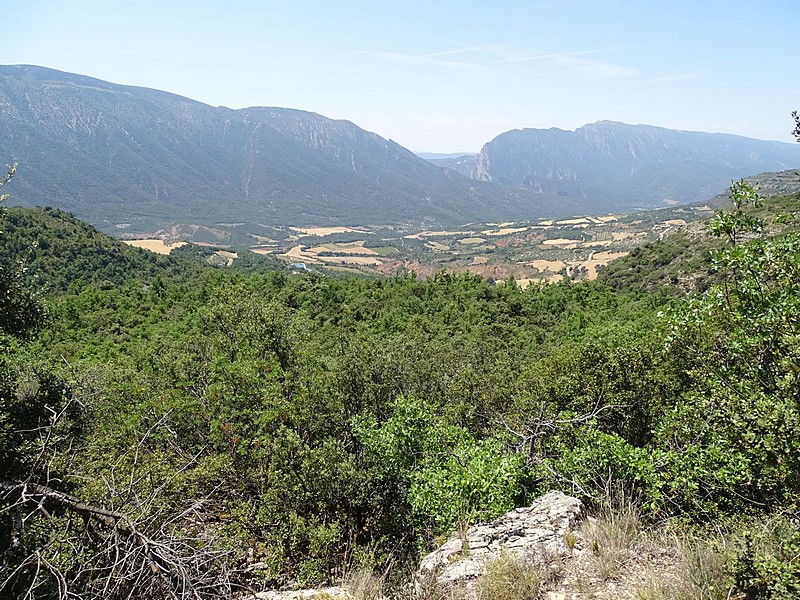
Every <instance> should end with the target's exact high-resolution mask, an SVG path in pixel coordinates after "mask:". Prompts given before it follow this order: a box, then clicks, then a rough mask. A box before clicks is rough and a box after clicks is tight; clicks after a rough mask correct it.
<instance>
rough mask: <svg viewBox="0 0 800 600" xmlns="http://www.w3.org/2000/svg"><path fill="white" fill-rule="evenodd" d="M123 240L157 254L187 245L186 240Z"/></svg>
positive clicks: (166, 252) (167, 252)
mask: <svg viewBox="0 0 800 600" xmlns="http://www.w3.org/2000/svg"><path fill="white" fill-rule="evenodd" d="M122 242H123V243H125V244H128V245H129V246H134V247H136V248H144V249H145V250H150V252H155V253H156V254H169V253H170V252H172V251H173V250H174V249H175V248H180V247H181V246H185V245H186V242H165V241H164V240H122Z"/></svg>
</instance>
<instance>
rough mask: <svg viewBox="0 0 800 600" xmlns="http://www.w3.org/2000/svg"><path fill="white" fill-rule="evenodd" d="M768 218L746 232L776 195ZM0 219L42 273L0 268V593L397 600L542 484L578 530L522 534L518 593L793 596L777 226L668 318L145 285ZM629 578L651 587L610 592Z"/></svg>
mask: <svg viewBox="0 0 800 600" xmlns="http://www.w3.org/2000/svg"><path fill="white" fill-rule="evenodd" d="M745 195H746V194H745ZM736 198H738V200H741V198H742V196H736ZM776 202H777V205H776V206H772V207H771V206H770V205H769V203H765V205H764V207H763V209H762V210H763V214H764V216H765V217H767V216H770V217H771V216H772V215H774V213H775V212H776V210H774V209H778V210H779V211H781V212H782V211H785V210H787V209H788V210H795V209H796V207H797V205H798V199H797V198H794V199H792V198H789V199H788V200H785V201H784V200H777V201H776ZM679 208H680V209H685V208H686V207H676V208H675V210H678V209H679ZM670 210H671V209H670ZM706 210H707V209H706ZM663 211H664V209H662V210H661V211H657V214H655V215H644V214H640V215H639V216H642V217H643V219H639V220H649V221H651V222H659V221H661V220H663V217H664V215H663ZM725 211H727V212H726V213H723V214H722V215H721V216H722V217H726V218H727V217H730V219H729V220H730V223H731V224H732V226H734V227H745V228H746V227H747V224H748V218H744V217H747V216H748V215H746V214H745V215H743V214H738V213H736V212H735V211H734V212H732V211H731V209H730V208H729V207H726V208H725ZM679 214H680V213H679ZM757 214H761V213H757ZM6 215H7V216H9V217H11V218H9V219H7V220H6V221H5V222H4V224H3V227H4V230H5V232H4V234H3V243H4V244H7V246H6V248H7V250H5V251H4V252H3V256H4V257H5V258H8V257H10V256H11V252H19V250H20V249H22V250H25V249H26V248H31V247H32V250H33V253H32V254H31V255H30V257H29V263H30V264H31V265H34V266H35V265H36V264H37V261H40V263H41V266H37V267H36V269H34V268H30V269H29V270H28V271H27V272H25V271H20V270H19V269H14V268H13V265H9V264H7V262H4V263H0V291H2V292H3V294H2V296H0V299H2V300H3V301H4V306H9V305H10V306H20V307H22V308H26V309H29V310H26V313H25V316H26V318H25V319H23V320H19V319H15V318H13V317H14V316H15V315H13V314H12V315H11V316H9V313H8V312H7V311H4V312H2V313H0V345H1V346H2V348H3V352H0V367H2V373H3V376H2V377H0V422H2V424H3V426H2V427H0V470H2V473H3V478H2V481H0V515H2V516H8V515H12V516H13V515H14V514H18V513H21V514H25V515H27V517H26V519H24V520H22V522H20V521H18V520H14V519H10V518H3V519H2V520H0V552H1V553H3V555H4V557H5V558H4V560H3V561H2V562H1V563H0V596H2V597H9V598H23V597H26V596H27V597H31V598H51V597H58V595H59V594H60V595H61V596H63V595H64V594H65V593H67V592H68V593H70V594H72V595H73V596H74V597H76V598H82V599H83V600H101V599H102V600H123V599H124V598H131V597H136V598H142V599H143V600H151V599H152V600H155V599H157V598H158V599H160V598H167V597H173V598H187V597H194V598H199V599H202V600H223V599H224V600H233V599H234V598H237V597H240V596H241V594H239V593H240V592H242V593H243V591H246V592H248V593H249V594H251V595H252V596H254V597H262V598H263V597H270V598H274V597H275V596H273V595H272V594H271V593H266V592H264V590H265V589H287V588H298V587H304V586H311V585H328V584H331V583H339V582H341V581H342V580H343V579H344V580H345V581H353V579H354V578H357V577H361V578H362V580H364V581H366V582H371V581H373V580H374V579H378V580H379V582H378V584H376V585H383V586H384V589H385V594H383V593H377V592H376V593H374V594H372V595H370V596H365V595H363V594H362V595H356V596H355V597H356V598H362V599H363V598H365V597H370V598H376V597H381V596H384V595H385V596H386V597H391V598H407V597H408V595H407V592H408V590H409V582H408V579H407V575H408V573H409V572H410V571H411V568H412V567H413V566H414V565H416V564H418V561H419V559H420V558H421V557H422V556H424V554H425V553H426V552H428V551H430V550H433V549H434V548H435V547H436V546H438V545H439V544H440V543H441V541H442V540H444V539H446V538H447V536H448V535H450V534H451V532H453V531H455V532H456V533H455V534H453V535H452V537H451V538H450V539H451V540H454V542H453V543H452V544H448V546H447V547H448V548H449V549H450V550H452V551H453V552H454V553H453V554H452V559H450V558H448V559H447V560H446V561H445V562H446V564H447V565H450V564H453V563H455V562H457V561H459V560H462V559H465V558H467V555H468V554H469V551H470V548H473V546H472V545H468V544H467V545H465V544H464V541H465V540H469V539H471V537H472V534H471V533H470V532H473V533H474V531H475V530H472V529H470V528H468V527H466V525H467V524H474V523H479V522H482V523H486V522H489V521H492V520H493V519H496V518H497V517H500V516H501V515H503V514H506V513H508V511H511V510H512V509H515V508H517V507H525V506H530V505H531V504H532V503H534V502H536V501H537V499H538V498H540V497H541V496H542V495H543V494H546V493H547V492H548V491H550V490H556V489H559V490H562V491H565V492H569V493H570V494H571V495H572V496H574V497H575V498H574V501H575V502H574V505H575V506H576V507H577V506H579V502H578V500H579V501H580V502H582V503H583V504H584V506H585V507H586V509H587V510H588V511H589V513H590V514H592V515H593V516H597V521H590V522H589V523H587V525H586V528H583V527H581V528H580V529H576V530H575V531H570V532H561V533H558V534H555V537H553V536H552V535H551V536H550V538H552V541H554V542H555V543H556V544H558V546H559V549H560V550H561V551H563V552H564V553H565V556H566V557H569V560H566V559H565V561H563V562H562V561H554V563H553V568H552V569H550V568H549V566H548V569H547V573H546V578H544V576H545V574H544V573H543V574H542V577H543V578H542V579H541V581H539V582H538V583H537V582H533V583H535V584H536V586H538V585H539V584H541V585H542V588H541V589H542V590H543V591H544V590H554V593H561V592H560V591H561V590H573V589H574V590H576V593H578V592H580V593H585V592H586V591H587V590H588V591H591V592H592V593H593V594H594V595H595V596H596V597H601V598H609V599H610V598H619V597H624V596H623V595H622V594H621V591H622V589H623V588H626V589H627V591H628V592H630V595H629V596H628V597H639V598H651V599H653V600H667V599H671V598H675V597H687V598H695V597H704V598H720V599H724V598H737V597H747V596H743V594H744V593H745V592H746V591H747V590H749V589H753V588H755V589H762V590H766V592H764V593H763V594H761V595H756V596H753V597H756V598H759V597H763V598H786V597H793V596H792V595H786V594H783V595H781V593H780V592H781V590H782V589H784V590H785V589H792V590H794V589H798V588H799V587H800V569H798V567H800V564H798V559H797V550H796V549H797V544H798V542H799V541H800V540H799V539H798V532H797V530H796V528H792V526H791V522H790V520H789V518H788V517H789V516H791V515H792V514H793V511H795V510H796V506H797V501H798V497H800V481H798V479H797V476H796V475H797V473H798V472H800V426H798V423H800V415H798V406H800V403H799V402H798V400H800V398H798V390H800V385H798V384H799V383H800V381H798V374H800V364H798V362H799V359H798V357H800V352H798V340H800V336H799V335H798V324H800V318H799V317H800V296H798V294H797V273H798V257H800V252H798V249H800V236H798V234H797V233H796V232H794V233H793V232H791V231H790V232H789V233H786V234H782V235H775V233H776V232H773V231H769V230H768V231H767V235H766V236H763V235H762V236H759V235H756V234H754V233H753V232H749V233H748V236H747V237H746V238H744V237H740V238H739V240H740V243H739V245H738V246H736V247H732V248H731V249H730V251H729V252H726V253H723V254H721V255H720V257H719V268H720V269H721V270H723V271H724V272H725V274H726V278H725V284H726V285H725V286H719V287H716V288H714V287H712V288H711V289H710V291H709V292H708V293H698V294H695V295H694V296H693V297H692V298H691V299H688V300H687V299H685V298H681V297H680V296H679V295H675V294H670V293H667V292H668V290H665V289H663V286H662V287H658V286H653V287H654V289H653V291H652V292H651V291H649V290H648V289H641V288H640V289H636V288H635V287H633V286H630V285H621V286H618V288H614V287H611V286H609V285H607V284H605V283H603V282H601V281H577V282H569V281H568V280H567V279H565V278H561V280H560V281H559V282H558V283H555V284H551V285H545V284H541V285H530V286H528V287H527V288H526V289H522V288H521V287H520V286H517V285H515V284H514V283H513V281H505V282H503V283H493V282H490V281H488V280H485V279H483V278H481V277H477V276H475V275H471V274H469V273H461V274H455V273H448V272H443V271H439V272H437V273H436V274H434V275H433V276H431V277H428V278H424V279H423V278H422V277H417V276H416V275H415V274H411V273H402V274H400V275H397V276H394V277H388V278H380V279H379V278H373V279H365V278H353V277H330V276H321V275H318V274H314V273H304V274H302V275H301V274H299V273H295V274H292V273H288V272H278V271H274V272H270V273H248V274H243V273H232V272H230V271H229V270H217V271H214V272H208V271H202V272H201V271H200V270H195V269H188V270H187V271H183V270H181V271H179V272H177V273H175V274H171V273H170V271H169V270H165V271H161V272H159V274H161V275H162V276H161V277H156V278H153V280H151V281H150V284H149V285H143V284H142V281H141V280H140V279H139V278H138V276H137V273H141V272H146V273H149V272H152V271H151V269H153V268H156V267H158V266H159V263H161V264H163V263H164V261H167V262H171V261H172V260H173V259H172V258H170V259H159V258H157V257H152V256H150V255H145V254H143V253H142V252H139V251H134V250H133V249H130V248H128V249H126V248H125V247H123V246H121V245H119V243H117V242H114V241H113V240H110V239H109V238H107V237H105V236H103V235H102V234H99V233H98V232H96V230H94V229H92V228H90V227H88V226H86V225H83V224H81V223H80V222H78V221H76V220H75V219H74V218H72V217H70V216H69V215H65V214H64V213H62V212H60V211H56V210H54V209H36V210H28V209H8V210H7V212H6ZM687 216H688V215H687ZM670 220H673V219H670ZM770 220H771V218H770ZM609 223H611V221H609ZM625 224H626V225H627V223H625ZM556 225H557V224H553V226H556ZM575 225H580V224H579V223H564V224H561V225H558V227H559V228H562V227H563V228H564V229H560V230H559V232H558V233H557V235H562V233H566V232H567V231H568V230H567V229H566V228H568V227H572V226H575ZM595 225H597V227H598V228H602V227H605V224H602V222H601V223H596V224H595ZM582 231H583V229H578V230H575V232H576V234H578V233H579V232H582ZM664 231H666V229H662V232H664ZM742 231H743V233H744V232H745V230H744V229H743V230H742ZM350 233H352V232H350ZM520 233H522V232H520ZM486 235H487V237H490V236H489V235H488V234H486ZM510 235H513V234H510ZM699 235H700V234H699V233H698V236H699ZM499 237H503V236H499ZM666 239H668V240H669V239H672V240H673V241H674V242H675V244H676V245H677V242H678V241H679V240H680V238H678V237H672V238H670V237H667V238H666ZM32 240H33V241H32ZM696 242H697V243H696V244H695V241H693V242H692V244H693V245H697V246H698V247H701V243H704V240H703V239H702V238H700V237H698V239H697V240H696ZM332 243H333V242H332ZM339 243H345V242H339ZM359 247H360V246H359ZM181 250H183V248H181ZM190 250H191V249H190ZM40 253H41V254H40ZM47 253H49V254H47ZM45 258H47V261H45V260H44V259H45ZM635 258H636V257H634V259H635ZM632 261H633V263H635V260H633V259H632ZM107 263H110V264H112V265H114V268H112V269H111V270H110V271H108V272H107V273H104V272H103V269H104V267H105V266H106V264H107ZM640 264H641V263H640ZM640 264H639V265H637V264H634V266H635V267H638V266H640ZM75 265H79V266H80V269H78V270H76V269H74V266H75ZM117 265H118V268H117ZM45 267H47V268H45ZM127 269H130V270H127ZM36 270H39V271H40V272H41V273H49V275H48V278H49V280H50V281H64V283H65V284H64V285H61V286H60V287H61V289H60V290H54V292H55V293H54V294H52V295H49V297H48V298H47V301H48V307H47V311H44V310H42V308H43V307H41V305H38V306H37V302H41V301H42V298H39V299H38V301H37V299H36V298H34V297H31V295H30V294H28V293H27V292H26V291H25V288H24V287H22V286H19V285H9V283H11V284H14V283H15V282H16V281H17V280H18V279H24V278H26V277H27V278H28V281H27V283H28V284H29V286H36V285H37V284H39V283H40V281H41V279H34V280H31V279H30V276H32V275H35V274H36V273H35V271H36ZM95 270H96V271H97V272H98V273H97V274H98V277H97V278H93V277H91V276H90V272H92V271H95ZM126 270H127V271H126ZM118 276H119V279H116V278H117V277H118ZM108 277H111V279H109V278H108ZM70 284H72V285H70ZM64 288H66V292H64V291H62V290H63V289H64ZM9 301H10V302H9ZM45 312H47V313H49V314H50V316H51V318H50V319H49V320H47V321H44V320H43V318H42V315H43V314H44V313H45ZM36 333H38V334H39V335H38V337H37V338H36V339H34V340H33V341H30V340H29V338H31V337H34V334H36ZM665 350H666V351H665ZM559 496H560V495H559ZM570 502H572V501H570ZM524 512H525V511H524V510H522V511H520V510H515V511H514V515H517V516H518V515H520V514H523V513H524ZM581 512H582V511H581ZM548 515H549V516H548V517H547V519H546V520H547V521H549V520H552V516H553V513H552V512H550V511H548ZM498 522H500V521H498ZM537 523H538V521H537ZM502 524H503V527H505V528H506V529H508V528H509V527H511V525H512V522H511V521H509V519H506V518H503V519H502ZM543 524H544V523H543ZM656 528H658V529H660V530H661V531H662V532H663V535H664V536H665V537H667V536H668V537H669V539H671V540H672V541H671V542H670V543H671V544H672V546H666V547H664V548H665V549H664V550H663V551H662V550H661V549H660V548H661V547H662V546H660V545H654V544H657V542H658V540H656V538H655V537H654V535H653V532H654V531H655V529H656ZM511 529H512V530H513V532H514V533H513V538H512V537H510V535H506V534H503V535H504V536H505V537H503V538H502V539H501V540H499V541H498V544H501V543H502V544H504V543H506V542H507V541H511V542H512V543H515V544H516V543H517V542H518V541H519V536H518V535H517V534H516V531H517V526H516V525H514V526H513V527H511ZM525 529H526V533H527V529H531V530H532V531H537V532H542V531H544V529H543V528H541V527H539V526H538V525H537V526H536V527H532V528H527V527H526V528H525ZM486 532H487V529H486V527H482V528H480V539H481V540H483V541H482V542H481V543H482V544H484V545H486V544H488V543H489V542H490V541H491V540H490V538H489V537H487V535H486ZM642 532H644V533H642ZM507 533H510V532H507ZM544 535H546V533H545V534H544ZM699 540H702V544H700V543H698V541H699ZM470 543H471V542H470ZM481 547H482V546H481ZM64 548H68V549H69V551H65V550H64ZM343 549H344V551H343ZM584 549H585V550H586V553H585V556H584V558H585V561H584V559H583V558H581V559H580V560H579V561H578V562H575V561H574V560H573V559H575V560H577V559H578V558H580V553H582V552H583V550H584ZM700 552H702V554H699V553H700ZM477 554H478V545H476V546H475V552H474V555H477ZM470 556H472V555H470ZM501 558H502V553H501ZM662 559H663V560H662ZM570 561H572V562H570ZM464 562H465V564H466V563H467V562H468V561H466V560H465V561H464ZM470 562H471V561H470ZM684 563H686V564H684ZM570 564H573V566H570ZM587 565H588V566H587ZM29 566H31V567H33V568H27V567H29ZM461 566H463V565H461ZM523 566H524V565H523ZM650 566H652V567H656V569H655V571H654V572H655V574H656V575H655V576H659V575H660V574H663V573H665V572H668V573H669V578H668V579H667V580H664V579H663V578H662V580H659V581H657V582H655V583H657V584H658V585H657V586H656V585H655V584H654V582H651V581H647V580H646V579H645V578H643V577H630V578H626V577H625V574H626V573H628V574H635V573H634V572H637V573H639V572H643V569H644V567H650ZM39 567H41V568H39ZM588 567H591V569H589V568H588ZM487 568H488V566H487ZM510 568H513V569H515V570H514V572H512V573H511V575H512V576H513V577H515V578H518V577H519V575H520V573H531V572H533V573H534V574H535V571H533V570H532V569H530V568H523V569H522V570H520V569H519V568H517V567H515V566H514V565H513V564H512V565H511V566H510ZM684 568H685V569H686V571H685V573H684V572H683V571H684ZM776 571H777V572H778V575H779V577H778V578H777V579H776V576H775V573H776ZM165 573H168V575H169V576H165ZM514 573H516V575H514ZM506 574H507V571H505V572H504V573H501V574H500V576H501V577H502V578H503V580H507V577H506ZM489 579H491V578H489ZM621 581H624V582H625V583H621ZM429 583H431V584H435V581H432V582H429ZM504 585H505V584H504ZM685 586H688V587H686V589H688V590H691V592H687V593H686V594H685V595H682V596H679V595H677V590H678V589H683V588H684V587H685ZM781 586H783V587H781ZM788 586H793V587H791V588H788ZM534 587H535V586H534ZM504 589H505V588H504ZM536 589H538V588H536ZM64 590H66V591H67V592H64ZM187 590H188V592H187ZM602 590H605V592H606V593H605V595H599V596H598V595H597V594H596V592H600V591H602ZM659 590H661V591H659ZM771 590H777V591H776V592H775V593H774V594H771V595H770V593H768V592H770V591H771ZM712 591H713V592H714V594H711V593H710V592H712ZM740 593H741V594H740ZM256 594H258V595H256ZM262 594H263V595H262ZM426 597H430V598H440V597H443V596H442V595H437V593H436V590H435V589H432V592H431V595H430V596H426ZM487 597H496V596H493V595H491V594H490V595H488V596H487ZM503 597H505V596H503ZM522 597H530V598H535V597H537V596H536V594H535V593H526V594H524V595H518V596H513V598H522Z"/></svg>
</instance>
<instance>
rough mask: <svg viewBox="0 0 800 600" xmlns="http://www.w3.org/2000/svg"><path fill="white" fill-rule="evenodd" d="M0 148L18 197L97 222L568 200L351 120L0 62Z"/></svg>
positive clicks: (151, 226)
mask: <svg viewBox="0 0 800 600" xmlns="http://www.w3.org/2000/svg"><path fill="white" fill-rule="evenodd" d="M0 156H3V157H4V159H5V160H6V161H8V162H11V161H15V162H17V163H18V165H19V169H18V174H17V178H16V180H15V182H14V187H15V190H14V196H13V199H14V202H16V203H20V204H23V205H26V206H32V205H37V204H38V205H49V206H57V207H59V208H62V209H65V210H68V211H70V212H72V213H74V214H75V215H77V216H79V217H81V218H84V219H86V220H88V221H90V222H91V223H92V224H94V225H95V226H97V227H100V228H102V229H103V230H106V231H115V230H116V231H117V232H132V231H133V232H135V231H139V232H142V231H147V232H152V231H155V230H156V229H161V228H164V227H169V226H170V225H171V224H200V225H204V226H211V225H215V224H218V223H242V222H244V223H248V224H250V225H251V226H256V224H259V223H263V224H267V225H270V224H272V225H274V224H280V225H325V224H330V223H338V224H354V223H359V224H370V223H376V224H381V223H395V224H402V223H407V222H419V223H430V224H433V225H437V224H449V223H461V222H465V221H470V220H483V221H485V220H492V219H505V218H522V217H533V216H538V215H542V214H550V213H554V212H555V213H558V214H565V213H568V212H569V211H570V209H571V207H570V205H569V203H564V202H561V201H558V200H556V199H555V198H537V199H536V200H535V201H534V200H532V196H531V194H529V193H528V192H527V191H525V190H515V189H505V188H503V187H501V186H497V185H493V184H488V183H484V182H475V181H470V180H469V179H467V178H465V177H462V176H461V175H459V174H457V173H456V172H454V171H452V170H447V169H441V168H438V167H436V166H434V165H432V164H430V163H428V162H426V161H424V160H422V159H421V158H419V157H417V156H416V155H414V154H413V153H411V152H410V151H408V150H406V149H405V148H403V147H401V146H399V145H398V144H396V143H394V142H392V141H391V140H385V139H383V138H381V137H380V136H378V135H375V134H374V133H369V132H367V131H364V130H363V129H360V128H359V127H357V126H356V125H354V124H352V123H350V122H348V121H334V120H332V119H328V118H325V117H323V116H320V115H317V114H313V113H308V112H303V111H298V110H291V109H285V108H266V107H260V108H248V109H243V110H230V109H227V108H224V107H217V108H214V107H211V106H207V105H205V104H202V103H199V102H195V101H193V100H190V99H188V98H183V97H180V96H176V95H174V94H169V93H166V92H161V91H158V90H152V89H144V88H135V87H129V86H121V85H115V84H112V83H108V82H104V81H100V80H97V79H92V78H90V77H84V76H80V75H73V74H70V73H63V72H59V71H53V70H50V69H45V68H42V67H33V66H5V67H0Z"/></svg>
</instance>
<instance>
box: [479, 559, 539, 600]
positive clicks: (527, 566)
mask: <svg viewBox="0 0 800 600" xmlns="http://www.w3.org/2000/svg"><path fill="white" fill-rule="evenodd" d="M544 577H545V573H544V572H543V570H542V568H541V567H540V566H538V565H537V564H535V563H533V562H532V561H528V560H524V559H520V558H518V557H516V556H514V555H512V554H510V553H507V552H504V553H502V554H501V555H500V556H499V557H497V558H496V559H494V560H492V561H490V562H488V563H486V571H485V573H484V575H483V577H482V578H481V580H480V582H479V583H478V588H477V598H478V600H534V599H535V598H537V597H538V596H539V588H540V587H541V585H542V581H543V579H544Z"/></svg>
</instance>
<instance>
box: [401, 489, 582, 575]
mask: <svg viewBox="0 0 800 600" xmlns="http://www.w3.org/2000/svg"><path fill="white" fill-rule="evenodd" d="M585 517H586V511H585V509H584V506H583V503H581V501H580V500H578V499H577V498H573V497H571V496H567V495H566V494H564V493H562V492H555V491H554V492H549V493H548V494H545V495H544V496H542V497H541V498H539V499H538V500H537V501H536V502H534V503H533V504H532V505H531V506H529V507H526V508H517V509H514V510H512V511H511V512H508V513H506V514H505V515H503V516H502V517H500V518H498V519H495V520H494V521H492V522H491V523H484V524H480V525H475V526H473V527H470V528H469V529H467V530H466V531H465V532H463V533H456V534H454V535H453V536H452V537H451V538H450V539H449V540H448V541H447V542H446V543H445V544H444V545H442V546H441V547H440V548H438V549H437V550H435V551H434V552H432V553H430V554H429V555H427V556H426V557H425V558H424V559H423V560H422V562H421V564H420V567H419V570H418V571H417V575H416V581H417V583H416V585H417V589H418V590H419V589H421V587H422V586H424V585H430V583H431V582H432V581H433V582H434V583H435V585H436V586H437V587H440V588H443V589H448V588H455V587H464V588H467V589H469V588H470V587H471V586H472V585H474V583H475V582H476V581H477V580H478V578H479V577H480V576H481V575H482V574H483V572H484V570H485V567H486V564H487V563H488V562H489V561H491V560H493V559H496V558H499V557H500V556H501V554H502V553H509V554H512V555H514V556H515V557H517V558H519V559H523V560H525V561H531V562H540V563H545V562H552V561H554V560H558V559H562V558H563V559H566V558H568V557H570V556H572V555H573V554H574V553H575V552H580V549H578V548H576V546H575V542H576V540H577V536H576V534H575V530H576V528H577V527H578V526H579V525H580V523H581V522H582V521H583V520H584V518H585Z"/></svg>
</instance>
